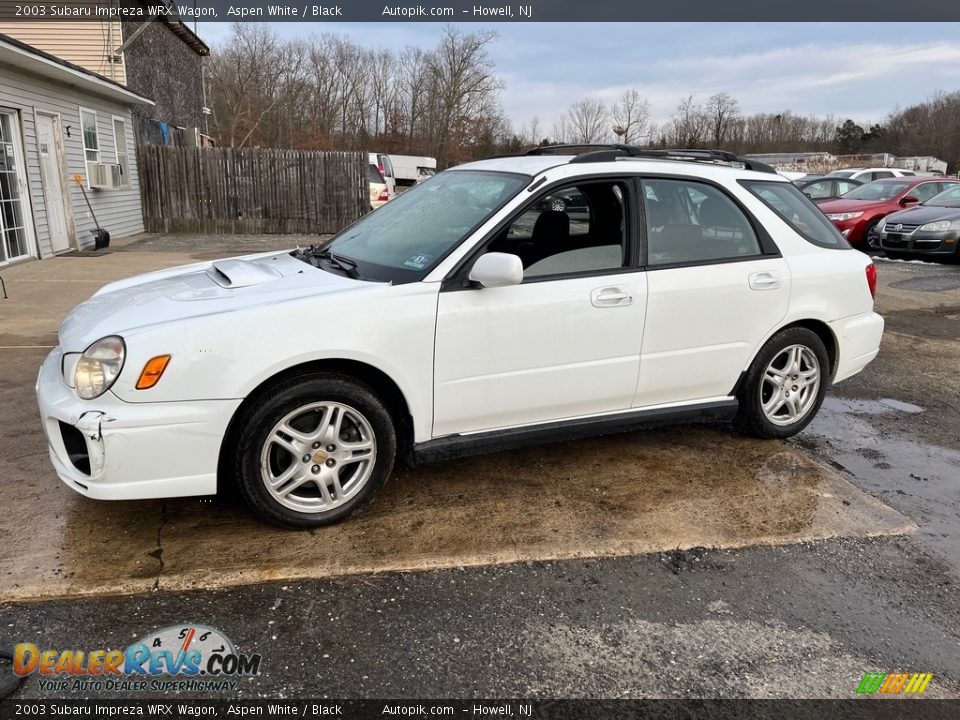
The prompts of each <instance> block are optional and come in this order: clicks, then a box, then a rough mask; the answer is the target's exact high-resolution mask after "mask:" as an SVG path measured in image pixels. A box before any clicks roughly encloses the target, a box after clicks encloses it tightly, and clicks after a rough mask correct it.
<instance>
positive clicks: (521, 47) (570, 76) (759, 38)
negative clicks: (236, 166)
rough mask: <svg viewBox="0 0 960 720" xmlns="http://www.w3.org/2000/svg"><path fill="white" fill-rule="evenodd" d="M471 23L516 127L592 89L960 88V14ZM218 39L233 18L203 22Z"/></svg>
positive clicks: (839, 92) (874, 91)
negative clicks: (858, 20) (885, 19)
mask: <svg viewBox="0 0 960 720" xmlns="http://www.w3.org/2000/svg"><path fill="white" fill-rule="evenodd" d="M272 26H273V28H274V29H275V30H276V31H277V32H278V33H279V34H281V35H283V36H286V37H307V36H310V35H312V34H320V33H324V32H336V33H341V34H345V35H349V36H350V37H351V38H353V39H354V40H356V41H357V42H359V43H362V44H364V45H366V46H368V47H372V48H377V47H386V48H393V49H397V50H399V49H402V48H403V47H405V46H407V45H418V46H421V47H432V46H434V45H435V44H436V42H437V39H438V37H439V34H440V30H441V26H440V25H437V24H432V23H431V24H426V23H399V22H398V23H273V24H272ZM460 27H462V28H464V29H465V30H469V29H475V28H480V27H484V28H492V29H494V30H496V31H497V32H498V33H499V37H498V39H497V40H496V41H495V42H494V43H493V45H492V46H491V48H490V54H491V56H492V57H493V60H494V62H495V63H496V67H497V72H498V74H499V75H500V77H501V78H502V79H503V81H504V84H505V88H504V92H503V95H502V98H503V106H504V109H505V110H506V112H507V115H508V116H509V117H510V118H511V120H512V121H513V123H514V125H515V126H516V127H518V128H519V126H520V125H521V124H523V123H526V122H529V120H530V119H531V118H533V117H534V116H536V117H538V118H539V119H540V122H541V126H542V128H543V129H544V130H546V131H549V128H550V126H551V124H552V122H553V118H554V117H555V116H556V115H558V114H560V113H562V112H563V110H564V109H565V108H566V107H567V106H568V105H569V104H570V103H571V102H573V101H575V100H578V99H580V98H582V97H584V96H590V97H599V98H603V99H604V100H608V101H612V100H614V99H615V98H616V97H617V96H618V95H619V94H620V92H621V91H622V90H623V89H625V88H633V87H635V88H638V89H639V90H641V91H642V92H643V93H644V95H646V97H647V98H649V100H650V103H651V106H652V110H653V116H654V119H655V120H657V121H664V120H667V119H669V117H670V114H671V113H672V112H673V109H674V108H675V107H676V105H677V102H678V101H679V99H680V97H681V96H683V95H685V94H688V93H691V92H692V93H695V94H697V96H698V97H699V98H700V99H706V98H707V97H708V96H709V95H711V94H713V93H716V92H721V91H722V92H727V93H729V94H730V95H732V96H734V97H735V98H736V99H737V100H739V102H740V106H741V109H742V110H743V111H744V112H746V113H753V112H777V111H781V110H786V109H790V110H793V111H795V112H797V113H815V114H818V115H827V114H834V115H837V116H840V117H842V118H846V117H851V118H854V119H855V120H858V121H860V122H866V121H870V120H881V119H882V118H883V117H885V116H886V114H887V113H888V112H889V111H891V110H893V109H895V108H896V107H898V106H900V107H903V106H906V105H910V104H912V103H914V102H917V101H919V100H923V99H925V98H927V97H928V96H930V95H931V94H932V93H933V92H935V91H936V90H938V89H943V90H948V91H950V90H955V89H960V42H957V35H958V31H960V25H958V24H956V23H937V24H927V23H888V24H883V23H876V24H872V25H871V24H843V23H832V24H831V23H824V24H816V23H757V24H745V23H728V24H717V23H685V24H666V23H621V24H608V23H578V24H572V23H569V24H568V23H533V24H522V23H500V24H482V25H481V24H479V23H476V24H468V23H465V24H463V25H461V26H460ZM199 32H200V35H201V36H202V37H203V38H204V39H205V40H207V41H208V42H211V43H212V44H214V45H215V44H216V43H217V42H218V41H222V40H223V39H225V38H226V37H227V36H228V34H229V25H226V24H220V23H201V24H200V28H199Z"/></svg>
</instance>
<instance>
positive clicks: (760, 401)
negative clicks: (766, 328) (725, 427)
mask: <svg viewBox="0 0 960 720" xmlns="http://www.w3.org/2000/svg"><path fill="white" fill-rule="evenodd" d="M829 379H830V358H829V356H828V355H827V349H826V347H824V344H823V340H821V339H820V337H819V336H818V335H817V334H816V333H815V332H813V331H812V330H809V329H807V328H801V327H793V328H786V329H784V330H781V331H780V332H778V333H776V334H775V335H774V336H773V337H772V338H770V339H769V340H768V341H767V342H766V344H764V346H763V347H762V348H761V349H760V352H759V353H758V354H757V357H756V358H755V359H754V361H753V364H752V365H751V366H750V369H749V371H748V372H747V376H746V378H745V379H744V382H743V383H742V384H741V386H740V388H739V391H738V398H737V399H738V400H739V402H740V407H739V409H738V410H737V417H736V421H735V422H736V426H737V428H738V429H739V430H740V431H741V432H744V433H746V434H748V435H753V436H755V437H762V438H787V437H790V436H792V435H796V434H797V433H798V432H800V431H801V430H803V428H805V427H806V426H807V424H808V423H809V422H810V421H811V420H812V419H813V416H814V415H816V413H817V410H819V409H820V405H821V403H822V402H823V396H824V395H825V394H826V392H827V385H828V383H829Z"/></svg>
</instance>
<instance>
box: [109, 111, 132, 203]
mask: <svg viewBox="0 0 960 720" xmlns="http://www.w3.org/2000/svg"><path fill="white" fill-rule="evenodd" d="M113 146H114V147H115V148H116V151H117V165H119V166H120V187H125V188H127V187H130V156H129V155H128V149H127V121H126V120H125V119H124V118H122V117H117V116H116V115H114V116H113Z"/></svg>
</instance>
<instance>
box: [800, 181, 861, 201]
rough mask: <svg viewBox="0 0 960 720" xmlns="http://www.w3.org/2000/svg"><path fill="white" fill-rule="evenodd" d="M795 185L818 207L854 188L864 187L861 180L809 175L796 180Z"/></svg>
mask: <svg viewBox="0 0 960 720" xmlns="http://www.w3.org/2000/svg"><path fill="white" fill-rule="evenodd" d="M793 184H794V185H796V186H797V187H798V188H800V192H802V193H803V194H804V195H806V196H807V197H808V198H810V199H811V200H813V201H814V202H815V203H817V204H818V205H819V204H820V203H822V202H826V201H827V200H836V199H837V198H838V197H840V196H841V195H846V194H847V193H848V192H850V191H851V190H853V189H854V188H858V187H860V186H861V185H863V183H862V182H860V181H859V180H851V179H850V178H844V177H827V176H823V175H808V176H806V177H804V178H801V179H799V180H794V181H793Z"/></svg>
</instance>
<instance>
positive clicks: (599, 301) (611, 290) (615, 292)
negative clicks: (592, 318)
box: [590, 287, 633, 308]
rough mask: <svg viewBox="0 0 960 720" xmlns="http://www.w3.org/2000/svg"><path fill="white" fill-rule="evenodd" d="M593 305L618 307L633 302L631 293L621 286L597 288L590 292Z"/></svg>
mask: <svg viewBox="0 0 960 720" xmlns="http://www.w3.org/2000/svg"><path fill="white" fill-rule="evenodd" d="M590 302H591V303H592V304H593V306H594V307H600V308H602V307H618V306H620V305H630V304H631V303H633V295H631V294H630V293H629V292H628V291H627V290H624V289H623V288H621V287H605V288H597V289H596V290H593V291H592V292H591V293H590Z"/></svg>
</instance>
